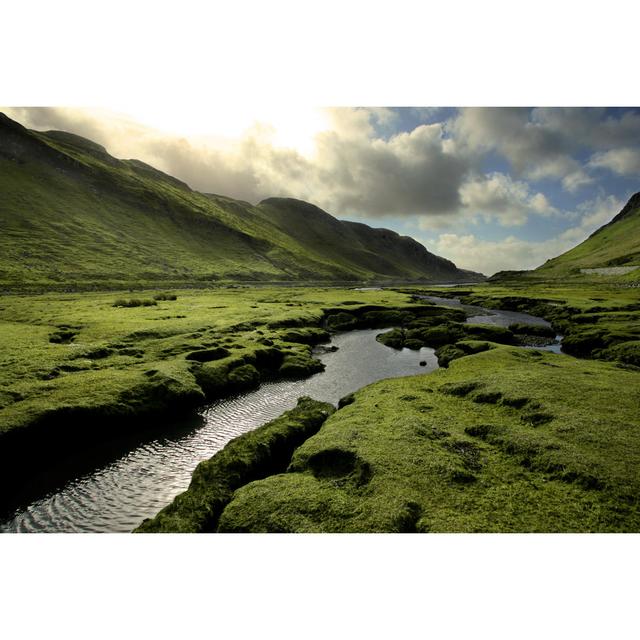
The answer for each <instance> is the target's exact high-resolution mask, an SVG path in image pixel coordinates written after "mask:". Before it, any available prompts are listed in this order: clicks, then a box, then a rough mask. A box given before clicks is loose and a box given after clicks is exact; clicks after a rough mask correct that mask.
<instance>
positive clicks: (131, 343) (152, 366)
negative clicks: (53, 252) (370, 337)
mask: <svg viewBox="0 0 640 640" xmlns="http://www.w3.org/2000/svg"><path fill="white" fill-rule="evenodd" d="M357 294H358V298H359V302H358V303H357V304H355V305H349V306H348V308H349V309H350V310H351V312H352V313H360V315H364V314H365V313H367V314H369V316H368V317H367V319H366V320H360V322H361V323H363V324H364V325H366V324H367V322H369V323H370V322H373V321H374V320H375V318H373V317H372V315H371V314H372V313H375V312H374V311H372V309H375V308H379V309H383V310H384V309H386V308H387V307H389V308H394V307H399V306H403V307H415V308H416V309H419V308H420V307H424V305H415V304H412V303H408V302H407V297H406V296H405V295H403V294H400V293H397V292H392V291H361V292H357ZM353 295H354V292H353V291H352V290H349V289H333V288H325V289H322V288H298V289H296V288H249V287H246V288H220V289H216V290H210V291H201V290H181V291H178V292H177V294H176V297H177V299H176V300H154V302H156V304H155V305H154V306H125V307H120V306H118V307H114V306H113V300H114V299H113V295H112V294H111V293H74V294H57V293H50V294H43V295H5V296H2V297H0V329H1V330H0V363H1V364H2V366H1V367H0V383H1V388H2V393H1V394H0V438H2V435H4V434H7V433H8V432H11V431H16V430H21V429H23V428H27V429H28V428H29V427H30V426H33V425H34V424H37V423H38V422H41V421H42V420H45V422H46V420H49V418H47V417H46V416H56V415H57V414H58V412H60V411H69V410H71V409H74V408H75V409H78V408H82V409H83V410H84V411H88V412H93V415H95V416H97V415H101V414H102V415H105V416H114V415H128V414H130V413H132V409H131V408H130V406H129V405H130V404H131V402H132V400H131V390H132V389H136V388H138V387H139V386H140V385H145V386H147V387H148V386H149V385H153V384H156V383H157V385H158V386H159V387H162V385H163V384H164V383H163V382H162V381H163V380H165V378H166V379H169V380H171V381H173V382H172V385H173V386H172V387H171V388H172V389H173V390H174V392H175V393H179V394H186V395H187V396H190V397H192V398H194V400H195V399H196V398H197V397H202V394H203V393H205V395H207V396H208V397H209V398H212V397H219V396H220V395H227V394H228V393H230V392H232V391H234V390H239V389H241V388H247V386H252V385H255V384H258V383H259V381H260V379H261V378H262V377H264V376H273V375H280V376H290V377H295V376H301V375H308V374H309V373H310V372H313V371H316V370H318V367H319V361H317V360H316V359H315V358H313V357H312V356H311V345H312V344H316V343H318V342H320V341H322V340H326V339H327V338H328V337H329V334H328V332H327V331H326V330H325V329H323V328H321V327H320V326H319V325H320V324H321V322H322V320H323V318H324V317H325V311H324V310H325V309H327V310H330V311H332V310H335V309H336V308H337V309H340V308H343V304H342V303H343V302H345V301H347V302H349V301H353ZM152 297H153V292H149V293H147V294H145V298H147V299H151V298H152ZM292 300H293V301H295V302H292ZM379 313H382V312H379ZM383 319H384V314H383ZM378 320H379V319H378ZM379 321H380V320H379ZM202 389H204V392H203V391H202ZM167 402H168V403H170V402H171V397H168V398H167ZM56 428H57V427H55V426H51V427H47V429H56ZM84 428H85V429H86V430H89V431H90V430H91V429H92V428H93V427H92V425H91V424H86V425H85V427H84Z"/></svg>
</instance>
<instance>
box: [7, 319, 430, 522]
mask: <svg viewBox="0 0 640 640" xmlns="http://www.w3.org/2000/svg"><path fill="white" fill-rule="evenodd" d="M380 332H381V330H380V329H374V330H363V331H352V332H349V333H344V334H339V335H336V336H334V337H333V339H332V344H334V345H336V346H337V347H338V351H336V352H333V353H326V354H322V355H320V356H319V357H320V359H321V360H322V361H323V362H324V363H325V365H326V369H325V371H323V372H322V373H318V374H315V375H314V376H312V377H310V378H307V379H306V380H299V381H292V382H283V381H281V382H270V383H265V384H263V385H262V386H261V387H260V388H259V389H257V390H256V391H252V392H249V393H245V394H242V395H240V396H237V397H234V398H230V399H227V400H221V401H218V402H215V403H213V404H211V405H209V406H208V407H206V408H204V409H203V410H202V411H201V412H200V414H201V419H200V420H196V421H195V423H196V424H195V426H194V425H193V424H192V425H188V424H185V425H175V424H174V425H166V428H165V426H163V425H158V431H157V433H160V432H162V433H163V435H162V436H158V437H156V438H155V439H153V440H150V441H147V442H143V443H136V444H135V445H134V446H133V447H132V448H131V450H129V451H128V453H124V454H121V455H118V456H117V457H114V459H112V460H110V461H108V462H103V463H102V464H100V465H99V466H98V467H97V468H95V469H94V470H92V471H90V472H87V473H83V474H81V475H79V476H78V477H76V478H75V479H73V480H71V481H68V482H66V483H61V487H60V488H56V489H54V490H52V491H50V492H49V493H48V494H47V495H45V497H42V498H40V499H37V500H35V501H33V502H31V504H29V505H28V506H26V507H24V508H22V509H20V510H18V511H17V513H16V514H14V517H12V518H11V519H10V520H8V521H6V522H5V523H4V524H3V525H2V526H1V530H2V531H47V532H56V531H57V532H64V531H67V532H71V531H87V532H89V531H96V532H115V531H122V532H124V531H131V530H132V529H134V528H135V527H136V526H137V525H138V524H140V522H141V521H142V520H143V519H144V518H147V517H150V516H153V515H155V514H156V513H157V512H158V511H159V510H160V509H161V508H162V507H164V506H165V505H167V504H168V503H169V502H171V500H172V499H173V498H174V496H175V495H176V494H177V493H180V492H181V491H184V490H185V489H186V488H187V486H188V485H189V482H190V480H191V474H192V472H193V470H194V468H195V467H196V465H197V464H198V462H200V461H201V460H205V459H207V458H210V457H211V456H212V455H213V454H214V453H215V452H216V451H219V450H220V449H222V447H224V445H225V444H226V443H227V442H228V441H229V440H230V439H232V438H234V437H235V436H238V435H240V434H242V433H245V432H246V431H249V430H251V429H255V428H256V427H258V426H259V425H261V424H263V423H265V422H267V421H269V420H271V419H272V418H275V417H276V416H278V415H280V414H281V413H282V412H283V411H286V410H287V409H291V408H292V407H294V406H295V404H296V401H297V399H298V398H299V397H300V396H303V395H309V396H311V397H313V398H315V399H317V400H326V401H329V402H332V403H334V404H336V403H337V402H338V400H339V399H340V398H341V397H342V396H344V395H346V394H347V393H351V392H352V391H355V390H357V389H359V388H360V387H363V386H365V385H367V384H369V383H371V382H375V381H376V380H381V379H383V378H390V377H398V376H406V375H413V374H416V373H426V372H428V371H432V370H433V369H435V368H437V366H438V365H437V360H436V358H435V356H434V355H433V349H421V350H420V351H419V352H418V351H410V350H408V349H403V350H402V351H396V350H394V349H389V348H388V347H385V346H383V345H381V344H380V343H379V342H377V341H376V339H375V336H376V335H377V334H379V333H380ZM420 361H426V363H427V365H426V366H422V367H421V366H420V364H419V363H420ZM75 462H76V461H73V460H70V461H69V463H70V464H74V463H75ZM45 475H46V474H45ZM43 482H44V483H45V484H46V482H47V480H46V478H45V479H44V480H43Z"/></svg>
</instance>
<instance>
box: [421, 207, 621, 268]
mask: <svg viewBox="0 0 640 640" xmlns="http://www.w3.org/2000/svg"><path fill="white" fill-rule="evenodd" d="M623 204H624V203H623V201H622V200H619V199H618V198H616V197H614V196H606V197H603V196H599V197H598V198H595V199H594V200H591V201H589V202H585V203H583V204H582V205H580V207H579V208H578V210H577V211H576V212H575V214H576V217H578V218H579V222H578V224H577V225H575V226H573V227H570V228H569V229H567V230H566V231H564V232H563V233H561V234H560V235H558V236H556V237H554V238H551V239H549V240H544V241H530V240H526V239H522V238H518V237H516V236H513V235H511V236H508V237H506V238H504V239H502V240H484V239H480V238H478V237H476V235H474V234H456V233H443V234H440V235H439V236H438V238H437V240H436V241H435V242H423V243H424V244H426V245H428V246H429V249H430V250H431V251H435V252H436V253H437V254H439V255H445V256H447V258H449V259H450V260H453V262H455V263H456V265H458V266H459V267H461V268H464V269H471V270H473V271H480V272H482V273H484V274H486V275H492V274H494V273H496V272H497V271H504V270H520V269H535V268H536V267H539V266H540V265H542V264H544V262H545V261H546V260H549V259H550V258H555V257H556V256H558V255H560V254H562V253H564V252H565V251H568V250H569V249H571V248H573V247H574V246H576V245H577V244H580V243H581V242H582V241H584V240H586V238H588V237H589V235H590V234H591V233H593V232H594V231H595V230H596V229H598V228H599V227H601V226H602V225H603V224H606V223H607V222H609V221H610V220H611V219H612V218H613V217H614V216H615V215H616V214H617V213H618V212H619V211H620V210H621V209H622V207H623ZM417 239H418V240H420V239H419V238H417Z"/></svg>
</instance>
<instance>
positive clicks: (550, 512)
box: [219, 345, 640, 532]
mask: <svg viewBox="0 0 640 640" xmlns="http://www.w3.org/2000/svg"><path fill="white" fill-rule="evenodd" d="M637 376H638V374H637V373H636V372H634V371H625V370H622V369H619V368H617V367H616V366H615V365H613V364H609V363H604V362H594V361H584V360H577V359H573V358H566V357H565V356H561V355H557V354H552V353H548V352H539V351H535V350H522V349H518V348H514V347H507V346H499V345H494V348H492V349H490V350H487V351H484V352H481V353H477V354H476V355H469V356H468V357H465V358H462V359H458V360H455V361H453V362H451V365H450V367H449V369H441V370H439V371H437V372H435V373H433V374H431V375H428V376H415V377H410V378H402V379H394V380H385V381H381V382H378V383H375V384H373V385H369V386H368V387H365V388H364V389H361V390H360V391H358V392H356V394H354V395H355V402H352V403H350V404H346V405H345V406H344V407H343V408H342V409H340V410H339V411H337V412H336V413H335V414H333V415H332V416H331V417H330V418H329V419H328V420H327V422H326V423H325V424H324V425H323V427H322V428H321V429H320V431H319V432H318V433H317V434H316V435H315V436H313V437H311V438H309V439H308V440H307V441H306V442H305V443H304V444H303V445H301V446H300V447H299V448H298V449H297V450H296V451H295V453H294V455H293V458H292V461H291V464H290V466H289V470H288V472H287V473H280V474H277V475H273V476H271V477H268V478H266V479H264V480H260V481H256V482H252V483H249V484H246V485H245V486H243V487H242V488H240V489H239V490H237V491H236V492H235V493H234V495H233V498H232V500H231V501H230V502H229V504H228V505H227V507H226V508H225V509H224V511H223V513H222V515H221V517H220V521H219V531H247V532H269V531H278V532H284V531H299V532H348V531H351V532H375V531H381V532H382V531H385V532H401V531H417V532H429V531H433V532H438V531H439V532H455V531H466V532H474V531H494V532H507V531H512V532H525V531H527V532H528V531H538V532H542V531H547V532H551V531H557V532H559V531H565V532H566V531H635V532H637V531H640V505H639V502H638V495H640V476H638V473H637V469H638V468H639V465H640V423H639V422H638V415H637V406H638V402H639V400H640V396H639V387H638V384H637Z"/></svg>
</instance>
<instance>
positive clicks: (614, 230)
mask: <svg viewBox="0 0 640 640" xmlns="http://www.w3.org/2000/svg"><path fill="white" fill-rule="evenodd" d="M520 278H526V279H536V280H555V279H562V280H576V281H578V280H585V279H589V280H594V279H595V280H600V279H603V278H608V279H612V278H613V279H616V280H622V281H625V280H630V281H634V280H640V193H636V194H635V195H633V196H632V197H631V198H630V200H629V202H627V204H626V205H625V206H624V208H623V209H622V211H621V212H620V213H619V214H618V215H617V216H616V217H615V218H613V220H611V222H609V223H607V224H605V225H604V226H602V227H600V228H599V229H598V230H597V231H594V232H593V233H592V234H591V235H590V236H589V237H588V238H587V239H586V240H585V241H584V242H582V243H580V244H579V245H578V246H576V247H574V248H573V249H570V250H569V251H567V252H566V253H563V254H561V255H559V256H558V257H556V258H553V259H551V260H547V261H546V262H545V263H544V264H543V265H542V266H540V267H538V268H537V269H534V270H533V271H501V272H499V273H496V274H495V275H493V276H492V277H491V278H490V280H491V281H500V280H513V279H520Z"/></svg>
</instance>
